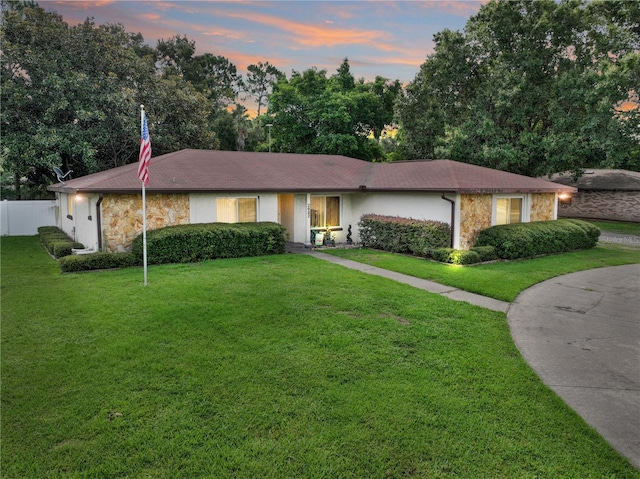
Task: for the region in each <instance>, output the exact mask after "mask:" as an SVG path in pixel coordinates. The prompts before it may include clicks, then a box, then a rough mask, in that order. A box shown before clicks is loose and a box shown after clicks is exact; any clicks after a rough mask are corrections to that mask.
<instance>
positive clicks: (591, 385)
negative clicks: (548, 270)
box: [507, 264, 640, 468]
mask: <svg viewBox="0 0 640 479" xmlns="http://www.w3.org/2000/svg"><path fill="white" fill-rule="evenodd" d="M507 317H508V320H509V327H510V328H511V335H512V337H513V339H514V341H515V343H516V345H517V346H518V349H520V352H521V353H522V355H523V357H524V359H525V360H526V361H527V362H528V363H529V364H530V365H531V367H532V368H533V369H534V370H535V372H536V373H537V374H538V376H539V377H540V378H541V379H542V381H543V382H544V383H545V384H546V385H547V386H549V387H550V388H551V389H553V390H554V391H555V392H556V393H557V394H558V395H559V396H560V397H561V398H562V399H563V400H564V401H565V402H566V403H567V404H568V405H569V406H571V408H573V409H574V410H575V411H576V412H577V413H578V414H580V416H582V418H583V419H584V420H585V421H586V422H587V423H589V424H590V425H591V426H593V427H594V428H595V429H596V430H597V431H598V432H599V433H600V434H601V435H602V436H603V437H604V438H605V439H606V440H607V441H608V442H609V443H610V444H611V445H612V446H613V447H614V448H616V449H617V450H618V452H620V453H621V454H622V455H624V456H626V457H627V458H628V459H629V460H630V461H631V462H632V463H633V464H634V465H635V466H636V467H639V468H640V265H637V264H635V265H626V266H615V267H609V268H599V269H592V270H588V271H581V272H578V273H572V274H568V275H565V276H559V277H557V278H553V279H550V280H548V281H545V282H543V283H540V284H537V285H535V286H533V287H531V288H529V289H527V290H525V291H523V292H522V293H521V294H520V295H519V296H518V297H517V298H516V300H515V301H514V303H513V304H512V305H511V308H510V309H509V312H508V314H507Z"/></svg>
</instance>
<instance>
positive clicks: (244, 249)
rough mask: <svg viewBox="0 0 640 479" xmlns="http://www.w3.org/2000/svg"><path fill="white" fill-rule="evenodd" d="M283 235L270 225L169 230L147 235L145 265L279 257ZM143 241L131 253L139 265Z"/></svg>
mask: <svg viewBox="0 0 640 479" xmlns="http://www.w3.org/2000/svg"><path fill="white" fill-rule="evenodd" d="M285 232H286V230H285V228H284V227H283V226H282V225H279V224H277V223H272V222H262V223H207V224H192V225H178V226H168V227H166V228H162V229H157V230H152V231H148V232H147V263H148V264H162V263H190V262H196V261H202V260H207V259H218V258H240V257H245V256H262V255H268V254H282V253H284V252H285V251H286V237H285ZM142 241H143V238H142V235H139V236H138V237H137V238H136V239H135V240H134V241H133V245H132V249H131V251H132V253H133V254H134V255H135V256H136V258H138V259H139V260H140V261H141V260H142V255H143V243H142Z"/></svg>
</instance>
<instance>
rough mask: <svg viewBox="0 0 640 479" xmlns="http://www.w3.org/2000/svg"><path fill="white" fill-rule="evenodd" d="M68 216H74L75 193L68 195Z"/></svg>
mask: <svg viewBox="0 0 640 479" xmlns="http://www.w3.org/2000/svg"><path fill="white" fill-rule="evenodd" d="M67 218H69V219H71V218H73V195H67Z"/></svg>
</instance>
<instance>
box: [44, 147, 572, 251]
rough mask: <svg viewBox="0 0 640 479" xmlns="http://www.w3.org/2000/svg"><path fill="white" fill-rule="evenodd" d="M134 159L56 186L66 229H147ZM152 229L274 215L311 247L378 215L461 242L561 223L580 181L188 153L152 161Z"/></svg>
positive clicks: (115, 235) (124, 245)
mask: <svg viewBox="0 0 640 479" xmlns="http://www.w3.org/2000/svg"><path fill="white" fill-rule="evenodd" d="M136 170H137V165H136V164H130V165H126V166H121V167H119V168H114V169H112V170H108V171H103V172H100V173H95V174H92V175H88V176H84V177H81V178H76V179H72V180H69V181H66V182H65V183H57V184H55V185H52V186H50V187H49V190H51V191H55V192H56V197H57V199H58V202H59V207H60V212H61V214H60V215H59V216H60V225H59V226H60V228H61V229H62V230H64V231H65V232H66V233H68V234H69V235H70V236H71V237H73V238H74V239H75V240H76V241H79V242H81V243H83V244H84V245H85V246H86V247H87V248H91V249H96V250H104V251H112V252H116V251H127V250H129V249H130V247H131V243H132V241H133V239H134V238H135V237H136V236H137V235H139V234H140V233H141V232H142V199H141V182H140V181H139V180H138V179H137V177H136ZM149 176H150V181H149V185H148V186H147V187H146V189H145V192H146V200H147V201H146V203H147V205H146V209H147V229H149V230H151V229H156V228H161V227H164V226H169V225H177V224H187V223H211V222H231V223H233V222H244V221H274V222H277V223H280V224H282V225H283V226H284V227H285V228H286V229H287V234H288V239H289V241H293V242H296V243H304V244H310V241H311V237H312V230H315V231H322V230H324V229H325V228H326V227H327V226H329V227H330V229H331V230H332V232H333V236H334V237H335V239H336V240H337V241H338V242H344V241H345V240H346V235H347V232H348V227H349V226H350V225H351V226H352V238H353V240H354V241H355V242H357V241H358V240H359V237H358V227H357V224H358V221H359V220H360V218H361V216H362V215H363V214H367V213H375V214H380V215H392V216H402V217H408V218H409V217H410V218H415V219H425V220H437V221H442V222H446V223H449V224H452V225H453V233H452V244H453V246H454V247H455V248H463V249H466V248H469V247H471V246H473V243H474V241H475V237H476V235H477V233H478V232H479V231H480V230H482V229H485V228H487V227H489V226H491V225H495V224H501V223H512V222H520V221H523V222H528V221H539V220H553V219H556V217H557V206H556V205H557V196H558V195H559V194H560V193H569V194H571V193H573V192H575V188H573V187H571V186H562V185H559V184H556V183H552V182H550V181H547V180H543V179H536V178H529V177H526V176H521V175H515V174H512V173H507V172H504V171H497V170H492V169H489V168H483V167H480V166H474V165H469V164H465V163H458V162H455V161H450V160H434V161H409V162H393V163H370V162H366V161H362V160H357V159H354V158H348V157H344V156H334V155H300V154H285V153H248V152H237V151H213V150H181V151H177V152H175V153H169V154H167V155H162V156H159V157H156V158H153V159H152V160H151V166H150V168H149Z"/></svg>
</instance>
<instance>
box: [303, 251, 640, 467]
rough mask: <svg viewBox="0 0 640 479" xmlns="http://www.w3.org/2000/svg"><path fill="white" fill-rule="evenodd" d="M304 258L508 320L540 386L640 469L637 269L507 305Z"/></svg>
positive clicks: (597, 272)
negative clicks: (396, 283)
mask: <svg viewBox="0 0 640 479" xmlns="http://www.w3.org/2000/svg"><path fill="white" fill-rule="evenodd" d="M306 253H307V254H309V255H311V256H313V257H316V258H319V259H323V260H325V261H329V262H331V263H335V264H339V265H341V266H344V267H347V268H351V269H355V270H358V271H362V272H364V273H368V274H373V275H376V276H381V277H384V278H389V279H393V280H395V281H399V282H401V283H405V284H409V285H411V286H414V287H416V288H420V289H424V290H426V291H430V292H432V293H436V294H440V295H442V296H446V297H448V298H450V299H453V300H457V301H466V302H468V303H471V304H475V305H477V306H482V307H484V308H488V309H491V310H493V311H500V312H503V313H507V319H508V322H509V327H510V329H511V335H512V337H513V339H514V341H515V343H516V346H517V347H518V349H519V350H520V352H521V353H522V356H523V357H524V359H525V360H526V361H527V363H529V365H530V366H531V367H532V368H533V369H534V371H535V372H536V373H537V374H538V376H539V377H540V378H541V379H542V381H543V382H544V383H545V384H546V385H547V386H549V387H550V388H551V389H552V390H553V391H555V392H556V393H557V394H558V395H559V396H560V397H561V398H562V399H563V400H564V401H565V402H566V403H567V404H568V405H569V406H570V407H571V408H573V410H575V411H576V412H577V413H578V414H580V416H582V418H583V419H584V420H585V421H586V422H587V423H588V424H590V425H591V426H592V427H594V428H595V429H596V430H597V431H598V432H599V433H600V434H601V435H602V436H603V437H604V438H605V439H606V440H607V441H608V442H609V443H610V444H611V445H612V446H613V447H614V448H615V449H616V450H617V451H618V452H620V453H621V454H622V455H624V456H625V457H627V458H628V459H629V460H630V461H631V463H632V464H634V465H635V466H636V467H638V468H640V265H637V264H636V265H626V266H615V267H609V268H600V269H592V270H587V271H581V272H578V273H572V274H569V275H565V276H560V277H557V278H553V279H550V280H548V281H545V282H543V283H540V284H537V285H535V286H533V287H531V288H529V289H527V290H525V291H524V292H522V293H521V294H520V295H519V296H518V297H517V298H516V300H515V301H514V302H513V303H512V304H510V303H506V302H504V301H499V300H496V299H492V298H487V297H484V296H480V295H478V294H473V293H468V292H466V291H462V290H459V289H457V288H453V287H450V286H444V285H442V284H439V283H435V282H433V281H427V280H424V279H419V278H415V277H413V276H407V275H404V274H401V273H396V272H393V271H388V270H385V269H382V268H377V267H375V266H369V265H366V264H362V263H358V262H356V261H351V260H348V259H344V258H339V257H336V256H333V255H329V254H326V253H321V252H318V251H312V250H311V251H309V250H307V251H306Z"/></svg>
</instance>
